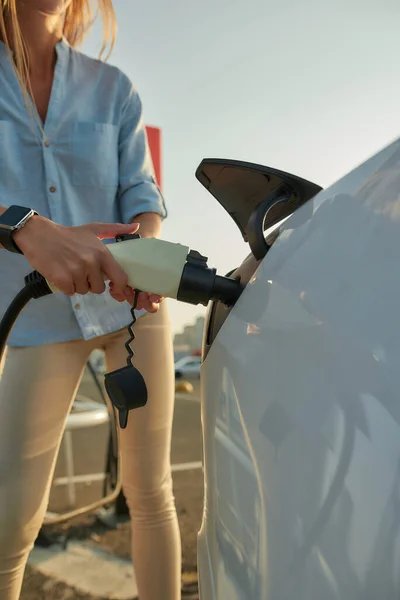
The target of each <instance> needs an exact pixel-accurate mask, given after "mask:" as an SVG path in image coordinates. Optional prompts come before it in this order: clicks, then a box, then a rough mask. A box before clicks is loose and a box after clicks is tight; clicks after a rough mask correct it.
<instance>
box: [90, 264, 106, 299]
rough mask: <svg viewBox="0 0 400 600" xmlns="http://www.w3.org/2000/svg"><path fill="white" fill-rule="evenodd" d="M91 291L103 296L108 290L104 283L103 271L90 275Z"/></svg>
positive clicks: (96, 271) (93, 272)
mask: <svg viewBox="0 0 400 600" xmlns="http://www.w3.org/2000/svg"><path fill="white" fill-rule="evenodd" d="M88 280H89V286H90V291H91V292H92V293H93V294H102V293H103V292H104V291H105V289H106V284H105V282H104V277H103V274H102V272H101V271H99V270H98V269H96V270H95V271H92V272H91V273H89V276H88Z"/></svg>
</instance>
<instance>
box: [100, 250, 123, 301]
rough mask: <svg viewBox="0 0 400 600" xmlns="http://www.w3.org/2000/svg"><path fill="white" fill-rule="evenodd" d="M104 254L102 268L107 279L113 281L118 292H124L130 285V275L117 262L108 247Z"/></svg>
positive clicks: (113, 285) (114, 288)
mask: <svg viewBox="0 0 400 600" xmlns="http://www.w3.org/2000/svg"><path fill="white" fill-rule="evenodd" d="M105 250H106V252H104V254H103V258H102V264H101V268H102V270H103V272H104V274H105V275H106V277H107V279H109V280H110V283H112V289H113V291H114V292H115V293H116V294H124V293H125V288H126V286H127V285H128V276H127V274H126V273H125V271H124V270H123V268H122V267H121V266H120V265H119V264H118V263H117V261H116V260H115V258H114V257H113V256H112V254H111V252H110V251H109V250H108V248H106V249H105Z"/></svg>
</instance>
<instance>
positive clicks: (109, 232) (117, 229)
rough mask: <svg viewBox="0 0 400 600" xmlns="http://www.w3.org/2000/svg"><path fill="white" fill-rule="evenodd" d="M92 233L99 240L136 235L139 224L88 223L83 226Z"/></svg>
mask: <svg viewBox="0 0 400 600" xmlns="http://www.w3.org/2000/svg"><path fill="white" fill-rule="evenodd" d="M85 227H86V229H89V231H91V232H92V233H94V234H95V235H97V237H98V238H99V239H100V240H106V239H111V238H115V237H116V236H117V235H123V234H129V233H136V231H137V230H138V229H139V223H128V224H127V225H124V224H122V223H90V224H89V225H85Z"/></svg>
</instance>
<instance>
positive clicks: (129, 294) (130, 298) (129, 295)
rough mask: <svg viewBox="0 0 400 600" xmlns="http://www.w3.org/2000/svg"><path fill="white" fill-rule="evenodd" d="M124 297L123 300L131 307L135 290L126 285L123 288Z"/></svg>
mask: <svg viewBox="0 0 400 600" xmlns="http://www.w3.org/2000/svg"><path fill="white" fill-rule="evenodd" d="M124 295H125V300H127V301H128V302H129V304H131V305H133V303H134V301H135V290H133V289H132V288H131V287H129V285H128V286H126V288H125V291H124Z"/></svg>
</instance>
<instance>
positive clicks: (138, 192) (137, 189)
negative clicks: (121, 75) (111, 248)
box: [118, 86, 167, 223]
mask: <svg viewBox="0 0 400 600" xmlns="http://www.w3.org/2000/svg"><path fill="white" fill-rule="evenodd" d="M118 149H119V188H118V202H119V209H120V215H121V220H122V221H123V222H124V223H130V222H131V221H132V220H133V219H134V218H135V217H136V216H138V215H140V214H143V213H149V212H151V213H156V214H158V215H160V216H161V217H162V218H165V217H166V216H167V210H166V206H165V201H164V198H163V195H162V193H161V191H160V189H159V187H158V185H157V183H156V180H155V176H154V168H153V162H152V159H151V154H150V149H149V144H148V140H147V134H146V128H145V125H144V121H143V114H142V103H141V100H140V97H139V95H138V93H137V92H136V90H135V89H134V88H133V87H132V86H130V90H129V93H128V96H127V98H126V99H125V102H124V106H123V109H122V114H121V126H120V131H119V141H118Z"/></svg>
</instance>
